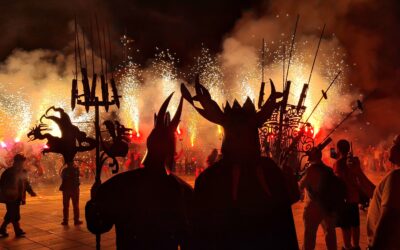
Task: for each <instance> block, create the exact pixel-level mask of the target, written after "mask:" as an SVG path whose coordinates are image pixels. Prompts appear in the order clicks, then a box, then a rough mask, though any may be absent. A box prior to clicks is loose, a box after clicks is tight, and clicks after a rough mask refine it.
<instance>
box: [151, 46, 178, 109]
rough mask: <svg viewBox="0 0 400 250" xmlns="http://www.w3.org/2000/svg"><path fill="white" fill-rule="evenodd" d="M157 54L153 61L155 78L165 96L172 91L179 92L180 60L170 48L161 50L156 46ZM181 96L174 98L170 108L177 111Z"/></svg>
mask: <svg viewBox="0 0 400 250" xmlns="http://www.w3.org/2000/svg"><path fill="white" fill-rule="evenodd" d="M156 50H157V52H158V53H157V54H156V55H155V60H154V61H153V62H152V69H153V71H154V75H153V78H154V79H153V80H154V81H155V82H156V83H158V84H160V86H161V92H162V96H163V98H166V97H168V96H169V95H170V94H171V93H172V92H175V93H179V92H180V90H179V89H180V88H179V82H178V68H177V66H176V64H177V63H178V62H179V60H178V59H176V58H175V56H174V54H172V53H171V52H170V51H169V50H168V49H167V50H165V51H160V50H159V48H156ZM178 102H179V98H173V99H172V100H171V102H170V104H169V106H168V109H169V110H171V111H172V113H174V112H175V110H176V108H177V107H178Z"/></svg>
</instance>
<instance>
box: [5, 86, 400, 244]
mask: <svg viewBox="0 0 400 250" xmlns="http://www.w3.org/2000/svg"><path fill="white" fill-rule="evenodd" d="M271 84H272V83H271ZM271 89H272V93H271V96H270V98H269V99H268V100H267V101H266V102H265V104H264V105H263V106H262V107H261V108H260V111H258V112H257V111H256V110H255V108H254V104H252V102H251V101H250V100H248V101H246V102H245V103H244V105H243V107H242V106H240V105H239V104H238V103H235V104H234V105H233V106H232V107H230V106H228V107H226V108H225V109H224V111H221V110H220V109H219V108H216V106H215V104H214V103H215V102H214V101H213V100H212V99H211V97H210V96H209V95H207V92H206V91H207V90H206V89H205V88H204V87H203V86H202V85H200V84H199V83H197V85H196V93H197V96H196V97H191V95H190V94H188V93H186V92H185V90H184V89H183V90H182V94H183V97H184V98H185V99H186V100H187V101H188V102H189V103H191V104H192V105H194V104H193V99H196V100H199V101H200V103H201V105H202V107H203V108H204V109H202V111H199V113H200V114H201V115H202V116H203V117H204V118H205V119H208V120H209V121H211V122H214V123H217V124H219V125H221V126H223V127H224V130H225V131H224V132H225V137H224V140H223V143H222V147H221V154H219V152H218V150H213V151H212V153H211V154H210V155H209V157H208V158H207V164H208V165H209V167H207V168H206V169H204V171H202V172H201V173H200V174H199V176H198V177H197V178H196V181H195V186H194V189H193V188H192V187H191V186H190V185H188V184H187V183H186V182H185V181H184V180H182V179H181V178H179V177H178V176H177V175H175V174H174V173H172V172H171V171H170V170H171V169H173V168H176V167H177V166H176V160H177V159H178V155H179V153H178V154H177V153H176V141H175V139H176V138H175V131H176V128H177V126H178V124H179V120H180V115H181V112H182V106H183V98H181V101H180V104H179V107H178V110H177V112H176V114H175V116H174V117H173V118H172V119H171V117H170V115H169V113H168V112H167V111H166V110H167V106H168V103H169V100H170V97H169V98H168V99H167V100H166V101H165V102H164V104H163V105H162V106H161V108H160V110H159V112H158V114H157V115H156V116H155V123H154V124H155V126H154V129H153V130H152V131H151V133H150V135H149V136H148V138H147V152H146V154H145V155H144V157H143V160H142V161H141V162H142V166H140V165H139V164H138V163H137V162H138V161H139V159H141V158H142V157H141V155H138V154H137V153H135V152H133V153H131V154H130V155H129V156H128V158H129V159H130V161H129V164H128V166H129V169H130V170H131V171H125V172H123V173H120V174H117V175H115V176H113V177H111V178H110V179H108V180H107V181H106V182H104V183H103V184H100V183H96V184H95V185H94V186H93V187H92V190H91V199H90V200H89V201H88V202H87V204H86V207H85V217H86V222H87V227H88V229H89V231H90V232H92V233H94V234H96V235H100V234H102V233H105V232H107V231H109V230H110V229H111V228H112V227H113V226H115V229H116V236H117V237H116V245H117V248H118V249H183V250H184V249H197V250H199V249H278V250H279V249H285V250H286V249H287V250H291V249H299V245H298V239H297V236H296V228H295V224H294V218H293V213H292V207H291V206H292V205H293V204H294V203H296V202H298V201H299V200H300V193H301V191H303V190H304V191H305V195H306V197H305V200H304V211H303V221H304V239H303V246H302V249H305V250H311V249H315V245H316V234H317V230H318V227H319V225H321V226H322V229H323V232H324V236H325V243H326V247H327V249H332V250H333V249H337V248H338V244H337V236H336V228H340V231H341V237H342V238H343V246H341V247H342V249H353V250H357V249H361V248H360V231H361V230H367V232H368V239H369V249H382V250H391V249H400V226H399V225H400V213H399V212H400V211H399V209H400V199H399V194H398V192H400V170H399V168H398V167H400V137H397V138H396V139H395V140H394V142H393V145H392V146H391V148H390V150H389V151H388V155H387V158H388V159H387V160H388V161H390V163H391V165H392V168H393V169H392V170H391V171H390V172H389V173H388V175H387V176H386V177H384V178H383V180H382V181H381V183H380V184H379V185H377V186H376V187H375V186H374V185H373V184H372V183H371V182H370V181H369V180H368V178H367V177H366V176H365V174H364V173H363V167H362V166H363V164H364V163H363V161H364V160H363V159H362V158H361V159H360V158H359V157H357V156H353V155H352V152H351V150H350V143H349V141H347V140H345V139H341V140H339V141H338V142H337V145H336V148H337V157H336V159H335V163H334V164H333V166H327V165H326V164H325V163H324V161H323V158H322V152H321V150H320V149H319V148H312V149H311V150H310V151H309V152H308V153H307V155H308V163H309V164H308V167H307V168H306V170H305V173H304V175H303V176H302V178H301V179H300V180H299V181H298V179H297V176H296V175H295V173H294V172H293V169H292V168H290V167H288V166H286V164H281V165H278V164H277V163H276V162H274V161H273V160H272V159H271V158H269V157H262V156H261V152H260V144H259V137H258V136H259V134H258V127H259V126H260V124H263V123H264V122H265V121H266V120H267V119H268V118H269V117H270V115H271V114H272V111H273V109H274V108H275V105H276V103H277V102H276V98H277V96H278V95H275V92H274V91H273V90H274V88H273V86H271ZM196 109H197V110H199V108H197V107H196ZM238 131H240V133H237V132H238ZM25 161H26V158H25V157H24V156H23V155H21V154H16V155H15V156H14V158H13V163H12V166H11V167H9V168H7V169H6V170H5V171H4V173H3V174H2V176H1V178H0V201H1V202H3V203H5V204H6V208H7V213H6V215H5V217H4V222H3V224H2V225H1V227H0V235H2V236H8V233H7V225H8V224H9V223H12V224H13V226H14V230H15V234H16V236H22V235H24V234H25V232H24V231H23V230H22V229H21V227H20V226H19V220H20V205H23V204H25V193H26V192H28V193H29V194H30V195H32V196H35V195H36V193H35V192H34V191H33V190H32V187H31V185H30V183H29V180H28V178H27V171H26V170H24V168H23V164H24V162H25ZM67 165H68V166H67V167H66V168H64V169H63V170H62V172H61V177H62V183H61V186H60V191H62V195H63V220H62V223H61V224H62V225H68V223H69V203H70V200H72V204H73V214H74V224H75V225H80V224H82V221H81V220H80V215H79V185H80V181H79V179H80V176H81V173H80V171H79V169H78V168H77V166H76V165H75V164H73V163H71V164H67ZM365 200H368V201H370V206H369V210H368V218H367V227H366V228H364V227H361V226H360V214H359V204H360V203H362V202H363V201H365Z"/></svg>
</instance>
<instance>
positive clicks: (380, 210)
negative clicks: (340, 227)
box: [367, 135, 400, 250]
mask: <svg viewBox="0 0 400 250" xmlns="http://www.w3.org/2000/svg"><path fill="white" fill-rule="evenodd" d="M389 161H390V162H391V163H393V165H394V166H395V169H394V170H392V171H391V172H390V173H389V174H388V175H386V177H384V178H383V179H382V181H381V182H380V183H379V184H378V186H377V187H376V188H375V192H374V195H373V197H372V200H371V202H370V206H369V209H368V216H367V234H368V240H369V249H371V250H375V249H385V250H395V249H400V168H399V167H400V136H399V135H398V136H397V137H396V138H395V140H394V143H393V146H392V147H391V149H390V153H389Z"/></svg>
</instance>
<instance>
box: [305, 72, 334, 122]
mask: <svg viewBox="0 0 400 250" xmlns="http://www.w3.org/2000/svg"><path fill="white" fill-rule="evenodd" d="M340 73H342V71H341V70H339V72H338V73H337V74H336V76H335V78H333V80H332V82H331V83H330V84H329V86H328V88H327V89H326V90H325V91H322V92H323V94H322V96H321V98H319V101H318V102H317V104H315V106H314V108H313V110H312V111H311V113H310V115H309V116H308V118H307V120H306V121H305V123H307V122H308V120H309V119H310V118H311V116H312V114H313V113H314V111H315V110H316V109H317V107H318V106H319V104H320V102H321V101H322V99H323V98H324V94H325V95H326V93H328V91H329V89H330V88H331V87H332V85H333V84H334V83H335V81H336V79H337V78H338V77H339V75H340Z"/></svg>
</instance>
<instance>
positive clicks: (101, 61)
mask: <svg viewBox="0 0 400 250" xmlns="http://www.w3.org/2000/svg"><path fill="white" fill-rule="evenodd" d="M95 19H96V28H97V38H98V41H99V51H100V63H101V74H103V72H104V71H103V69H104V68H103V52H102V50H101V36H100V29H99V21H98V19H97V15H95Z"/></svg>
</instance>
